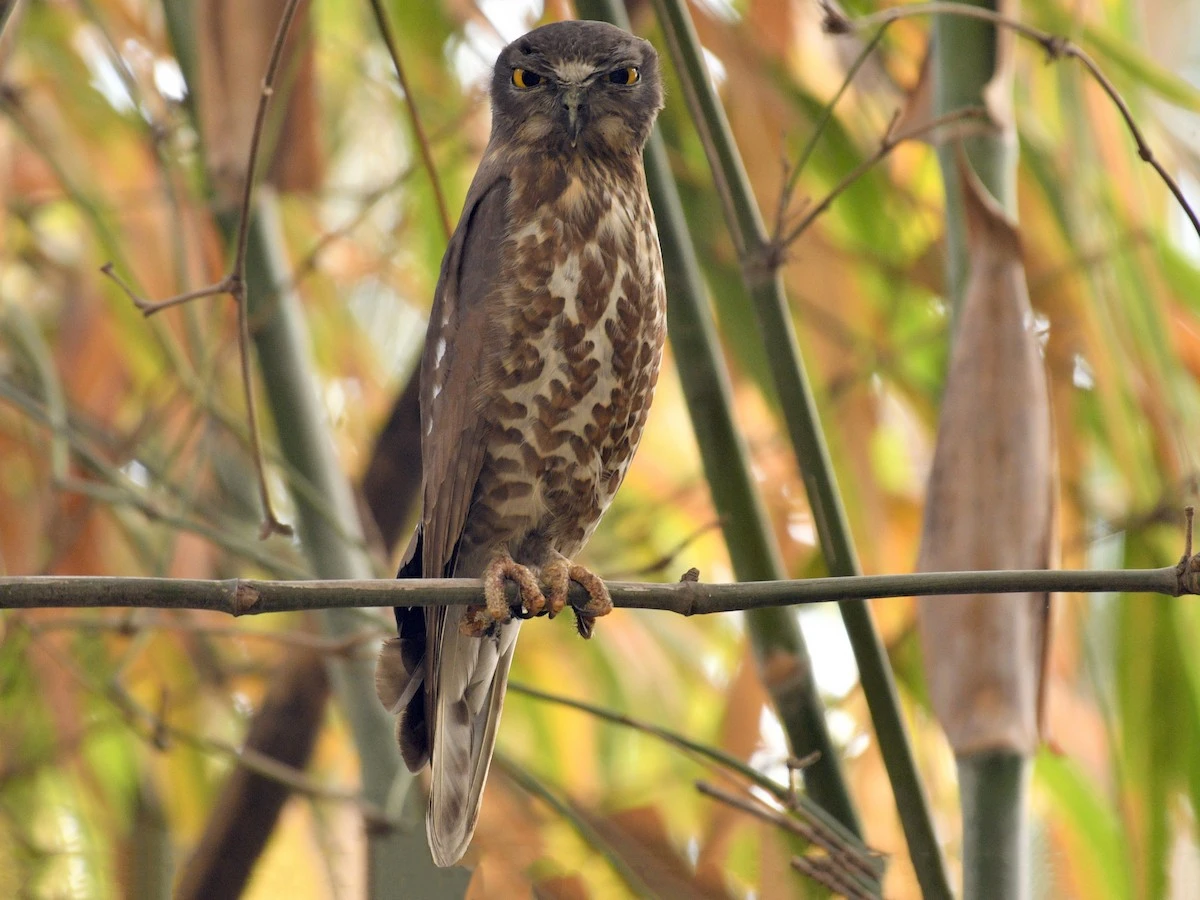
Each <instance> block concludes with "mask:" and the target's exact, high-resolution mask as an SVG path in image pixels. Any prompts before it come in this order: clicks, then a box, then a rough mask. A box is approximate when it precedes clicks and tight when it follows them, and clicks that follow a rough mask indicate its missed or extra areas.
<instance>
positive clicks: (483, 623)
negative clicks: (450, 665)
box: [459, 555, 546, 637]
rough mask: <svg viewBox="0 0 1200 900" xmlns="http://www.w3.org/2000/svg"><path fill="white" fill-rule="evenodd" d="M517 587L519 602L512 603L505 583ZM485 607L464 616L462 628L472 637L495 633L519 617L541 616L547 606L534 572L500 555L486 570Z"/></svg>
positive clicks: (471, 610) (475, 608) (484, 572)
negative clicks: (510, 583)
mask: <svg viewBox="0 0 1200 900" xmlns="http://www.w3.org/2000/svg"><path fill="white" fill-rule="evenodd" d="M509 581H511V582H512V583H513V584H515V585H516V586H517V603H516V604H515V605H510V604H509V602H508V593H507V591H506V590H505V587H506V582H509ZM483 596H484V600H485V601H486V605H484V606H471V607H468V609H467V611H466V613H465V614H464V615H463V618H462V624H461V625H460V626H459V630H460V631H462V633H463V634H466V635H470V636H471V637H489V636H495V635H496V633H497V632H498V630H499V627H500V626H501V625H506V624H508V623H509V622H511V621H512V620H513V617H514V616H516V617H517V618H520V619H530V618H532V617H534V616H536V615H538V614H539V613H540V612H541V611H542V609H543V607H545V605H546V598H545V596H543V594H542V589H541V588H540V587H538V583H537V579H536V578H534V577H533V573H532V572H531V571H529V569H528V568H526V567H525V566H523V565H521V564H520V563H517V562H513V560H512V557H510V556H507V555H505V556H497V557H496V558H495V559H493V560H492V561H491V562H490V563H488V566H487V568H486V569H484V570H483Z"/></svg>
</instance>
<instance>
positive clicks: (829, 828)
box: [508, 681, 864, 852]
mask: <svg viewBox="0 0 1200 900" xmlns="http://www.w3.org/2000/svg"><path fill="white" fill-rule="evenodd" d="M508 690H509V692H510V693H517V694H524V695H525V696H527V697H531V698H533V699H535V700H541V701H543V702H546V703H554V704H558V705H560V706H565V707H567V708H569V709H575V710H579V711H580V712H584V713H587V714H589V715H592V716H595V717H596V718H598V719H602V720H604V721H606V722H611V723H613V724H614V725H622V726H624V727H626V728H631V729H633V730H634V731H639V732H641V733H642V734H647V735H650V736H651V737H655V738H658V739H659V740H660V741H663V742H664V743H666V744H669V745H670V746H672V747H675V748H676V749H678V750H681V751H683V752H684V753H687V754H691V755H692V756H693V757H698V758H699V759H700V760H701V761H702V762H704V763H707V764H709V765H711V766H712V767H714V768H715V769H718V770H720V771H722V772H723V773H724V774H725V775H727V776H728V775H734V776H737V777H739V778H742V779H745V781H746V782H748V783H749V784H751V785H753V786H754V787H757V788H760V789H761V790H764V791H766V792H767V793H768V794H770V795H771V796H773V797H774V798H775V799H776V800H778V801H779V802H780V803H781V804H782V805H783V806H785V807H787V808H788V809H799V810H801V811H802V814H803V815H804V816H805V818H806V819H809V820H810V821H812V822H814V823H815V827H819V828H820V829H821V831H822V834H823V835H824V836H825V838H826V840H827V841H828V842H829V844H830V846H831V847H832V848H835V849H837V850H839V851H845V852H855V851H861V850H862V849H863V847H864V845H863V844H862V841H861V840H860V839H859V838H858V836H857V835H855V834H854V833H853V832H852V831H849V830H848V829H847V828H846V827H845V826H844V825H843V824H842V823H841V822H839V821H838V820H837V819H836V818H834V817H833V816H832V815H830V814H829V813H828V812H826V811H825V809H824V808H823V807H821V806H819V805H818V804H817V803H816V802H814V801H813V800H812V798H810V797H808V796H807V795H805V794H801V793H799V792H798V791H796V790H795V788H794V786H792V785H782V784H780V783H779V782H777V781H775V780H774V779H773V778H770V777H768V776H767V775H764V774H763V773H762V772H760V771H758V770H757V769H755V768H754V767H753V766H750V765H747V764H746V763H745V762H743V761H742V760H740V759H738V758H737V757H735V756H732V755H730V754H728V753H726V752H725V751H724V750H721V749H720V748H719V747H711V746H709V745H708V744H702V743H700V742H699V741H694V740H692V739H691V738H689V737H686V736H684V735H682V734H679V733H678V732H675V731H670V730H669V729H666V728H662V727H661V726H658V725H655V724H653V723H651V722H644V721H642V720H640V719H635V718H633V717H632V716H627V715H625V714H624V713H619V712H616V711H615V710H611V709H605V708H604V707H602V706H596V705H595V704H592V703H588V702H586V701H583V700H576V699H574V698H572V697H563V696H560V695H558V694H551V693H547V692H546V691H542V690H539V689H537V688H535V687H530V686H529V685H526V684H521V683H520V682H514V681H510V682H509V683H508ZM816 756H817V754H816V753H812V754H809V756H808V757H806V758H805V759H804V760H794V759H789V760H788V761H787V762H788V766H789V768H793V766H794V765H795V764H796V763H798V762H799V763H801V765H800V766H799V768H803V767H804V765H806V764H809V763H812V762H816Z"/></svg>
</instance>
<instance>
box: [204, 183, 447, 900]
mask: <svg viewBox="0 0 1200 900" xmlns="http://www.w3.org/2000/svg"><path fill="white" fill-rule="evenodd" d="M222 226H223V229H224V230H225V232H226V235H227V236H228V237H230V238H231V239H232V236H233V235H234V234H235V233H236V231H237V222H236V221H235V220H234V218H233V217H232V216H229V215H227V216H224V217H222ZM249 238H250V240H249V244H248V245H247V256H246V289H247V296H248V298H249V304H250V306H249V315H250V318H251V320H252V321H254V322H255V323H257V327H256V328H255V329H254V330H253V342H254V349H255V351H256V355H257V357H258V364H259V371H260V374H261V376H262V384H263V387H264V388H265V391H266V396H267V405H268V408H269V409H270V411H271V414H272V418H273V420H274V422H275V430H276V434H277V436H278V440H279V444H280V449H281V452H282V454H283V457H284V459H285V460H286V461H287V462H288V463H289V465H290V466H291V469H292V473H291V477H290V481H291V482H292V483H291V484H290V487H291V489H292V490H291V492H292V499H293V503H294V504H295V508H296V526H297V533H298V534H299V537H300V542H301V545H302V546H303V547H304V549H305V553H306V555H307V556H308V558H309V559H310V560H311V562H312V566H313V570H314V572H315V573H316V574H317V576H318V577H324V578H368V577H370V576H371V575H372V574H373V571H372V567H371V562H370V559H369V558H368V557H367V554H366V552H365V551H364V549H363V542H362V532H361V527H360V523H359V519H358V513H357V510H356V508H355V504H354V499H353V494H352V493H351V489H350V484H349V481H348V480H347V479H346V476H345V474H344V473H343V472H342V470H341V468H340V466H339V465H338V462H337V458H336V455H335V452H334V447H333V442H332V440H331V439H330V433H329V424H328V422H327V421H326V419H325V415H324V412H323V409H322V405H321V401H320V398H319V396H318V395H317V391H316V386H315V384H314V382H313V379H312V372H313V366H312V362H311V358H310V353H309V346H308V338H307V335H306V334H305V331H304V324H303V318H302V314H301V311H300V306H299V302H298V298H297V297H296V295H295V293H294V291H292V290H290V289H288V288H286V287H285V285H287V284H289V282H290V279H289V278H288V269H287V265H286V262H285V258H284V249H283V248H284V243H283V238H282V234H281V231H280V222H279V213H278V208H277V205H276V203H275V201H274V198H273V195H272V194H270V193H269V192H266V191H263V192H260V196H259V200H258V203H257V208H256V216H255V221H254V225H253V227H252V228H251V230H250V235H249ZM256 297H273V298H274V299H273V302H272V303H271V304H269V305H263V304H260V303H256V302H255V298H256ZM298 479H299V480H302V481H303V482H304V483H305V485H306V486H307V488H308V490H300V489H297V486H296V484H295V482H296V480H298ZM314 495H315V496H316V497H320V498H321V499H322V501H323V502H322V503H321V504H316V503H314V502H313V501H312V499H311V498H312V497H313V496H314ZM321 620H322V624H323V630H324V631H325V633H326V634H327V635H329V636H331V637H335V638H337V637H348V636H350V635H352V634H355V633H357V631H358V629H359V619H358V617H357V616H355V615H354V614H353V613H352V612H351V611H349V610H326V611H325V612H323V613H321ZM330 676H331V680H332V683H333V688H334V694H335V696H336V697H337V698H338V703H339V706H340V707H341V709H342V711H343V713H344V714H345V715H346V718H347V720H348V723H349V725H350V730H351V732H352V734H353V735H354V742H355V745H356V747H357V749H358V752H359V758H360V761H361V765H362V783H363V794H364V796H365V797H366V798H367V799H368V800H370V801H371V802H373V803H376V804H378V805H379V806H380V807H384V808H386V809H388V810H389V811H391V810H398V809H399V808H400V807H401V806H402V804H403V802H404V799H405V795H406V794H407V793H408V789H409V786H410V785H411V783H412V776H411V775H409V774H408V772H407V771H405V770H404V768H403V767H402V766H400V760H399V752H398V749H397V747H396V741H395V738H394V736H393V724H392V720H391V717H390V716H388V715H387V714H386V712H385V711H384V710H383V708H382V707H381V706H380V705H379V703H378V702H377V701H376V699H375V688H374V662H373V661H372V660H369V659H361V658H360V659H341V660H331V661H330ZM367 840H368V866H369V875H370V890H371V896H372V897H375V898H379V900H383V898H387V897H395V896H412V897H430V898H439V897H461V896H462V894H463V892H464V891H465V889H466V883H467V874H466V872H465V871H464V870H462V869H446V870H441V869H437V868H436V867H434V865H433V861H432V859H431V857H430V854H429V848H428V845H427V844H426V841H425V835H424V833H423V830H421V829H418V830H413V831H405V830H403V829H399V828H370V829H368V832H367Z"/></svg>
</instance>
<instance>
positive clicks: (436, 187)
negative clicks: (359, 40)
mask: <svg viewBox="0 0 1200 900" xmlns="http://www.w3.org/2000/svg"><path fill="white" fill-rule="evenodd" d="M371 11H372V12H374V13H375V23H376V24H377V25H378V26H379V34H380V36H381V37H382V38H383V42H384V43H385V44H387V49H388V53H389V54H390V55H391V57H392V65H393V66H395V67H396V78H397V79H398V80H399V82H400V90H402V91H403V92H404V103H405V105H406V106H407V107H408V118H409V121H410V122H411V123H412V129H413V135H414V136H415V137H416V139H417V146H418V147H419V148H420V150H421V160H422V162H424V164H425V169H426V171H428V173H429V183H430V184H432V185H433V196H434V199H435V200H436V201H437V207H438V214H439V215H440V216H441V219H442V230H443V231H444V232H445V235H446V239H447V240H449V239H450V233H451V231H452V229H451V226H450V213H449V211H448V210H447V209H446V198H445V196H444V195H443V194H442V182H441V180H440V179H439V178H438V174H437V167H436V166H435V165H434V164H433V154H432V153H431V152H430V150H429V140H428V139H427V138H426V137H425V127H424V126H423V125H422V124H421V116H420V115H419V114H418V112H417V100H416V98H415V97H414V96H413V93H412V91H410V90H409V87H408V79H406V78H405V77H404V66H403V65H402V64H401V62H400V51H399V50H398V49H397V48H396V39H395V37H394V36H393V35H392V26H391V24H390V23H389V22H388V19H387V13H386V12H385V11H384V9H383V3H382V2H380V0H371Z"/></svg>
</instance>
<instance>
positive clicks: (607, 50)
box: [492, 22, 663, 158]
mask: <svg viewBox="0 0 1200 900" xmlns="http://www.w3.org/2000/svg"><path fill="white" fill-rule="evenodd" d="M662 105H663V91H662V82H661V80H660V78H659V72H658V54H657V53H656V52H655V50H654V47H652V46H651V45H650V43H649V41H644V40H642V39H641V38H639V37H635V36H634V35H632V34H629V33H628V32H627V31H622V30H621V29H620V28H617V27H615V26H613V25H608V24H606V23H604V22H555V23H553V24H550V25H544V26H542V27H541V28H537V29H535V30H533V31H531V32H529V33H528V34H526V35H524V36H523V37H519V38H517V39H516V40H515V41H513V42H512V43H511V44H509V45H508V46H507V47H505V48H504V50H503V51H502V52H501V53H500V57H499V58H498V59H497V60H496V68H495V71H494V72H493V75H492V140H493V141H504V142H505V143H510V144H515V145H517V146H520V147H524V148H526V149H528V150H531V151H535V152H539V153H548V154H553V155H570V154H583V155H586V156H589V157H592V158H603V157H623V156H630V155H636V154H639V153H641V150H642V147H643V146H644V145H645V143H646V139H647V138H649V137H650V129H651V128H652V127H653V125H654V119H655V117H656V116H657V115H658V111H659V110H660V109H662Z"/></svg>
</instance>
